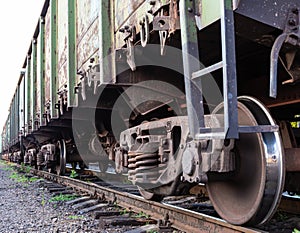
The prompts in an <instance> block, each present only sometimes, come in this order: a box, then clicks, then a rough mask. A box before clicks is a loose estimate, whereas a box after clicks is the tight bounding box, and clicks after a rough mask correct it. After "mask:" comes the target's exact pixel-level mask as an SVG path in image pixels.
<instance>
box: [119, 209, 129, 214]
mask: <svg viewBox="0 0 300 233" xmlns="http://www.w3.org/2000/svg"><path fill="white" fill-rule="evenodd" d="M124 214H128V211H127V209H122V210H120V215H124Z"/></svg>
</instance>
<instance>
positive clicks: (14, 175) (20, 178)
mask: <svg viewBox="0 0 300 233" xmlns="http://www.w3.org/2000/svg"><path fill="white" fill-rule="evenodd" d="M9 178H10V179H13V180H15V181H16V182H18V183H27V182H35V181H37V180H41V179H40V178H38V177H30V178H28V177H26V176H25V175H21V174H19V173H17V172H13V173H12V174H11V175H10V176H9Z"/></svg>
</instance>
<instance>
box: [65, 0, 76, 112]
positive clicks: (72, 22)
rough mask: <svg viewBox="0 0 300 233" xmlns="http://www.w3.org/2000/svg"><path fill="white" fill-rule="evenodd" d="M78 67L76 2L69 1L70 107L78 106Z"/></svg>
mask: <svg viewBox="0 0 300 233" xmlns="http://www.w3.org/2000/svg"><path fill="white" fill-rule="evenodd" d="M76 67H77V59H76V1H74V0H68V84H67V86H68V107H75V106H77V101H76V97H77V95H75V91H74V90H75V86H76V75H77V70H76Z"/></svg>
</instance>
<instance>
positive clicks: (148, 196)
mask: <svg viewBox="0 0 300 233" xmlns="http://www.w3.org/2000/svg"><path fill="white" fill-rule="evenodd" d="M138 189H139V192H140V194H141V195H142V197H143V198H145V199H146V200H151V201H162V199H163V198H164V196H162V195H158V194H154V193H152V192H149V191H147V190H145V189H143V188H141V187H138Z"/></svg>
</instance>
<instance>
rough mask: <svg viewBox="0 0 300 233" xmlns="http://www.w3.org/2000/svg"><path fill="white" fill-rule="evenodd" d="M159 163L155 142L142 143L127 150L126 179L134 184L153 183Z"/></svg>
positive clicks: (157, 173) (157, 174)
mask: <svg viewBox="0 0 300 233" xmlns="http://www.w3.org/2000/svg"><path fill="white" fill-rule="evenodd" d="M155 148H156V150H155ZM159 164H160V157H159V155H158V150H157V143H151V142H149V143H146V144H143V145H142V146H141V147H139V149H138V150H136V151H129V152H128V168H129V171H128V179H129V180H131V181H132V182H134V183H136V184H137V183H138V184H143V183H155V182H156V180H157V179H158V177H159V175H160V169H159V168H160V167H159Z"/></svg>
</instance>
